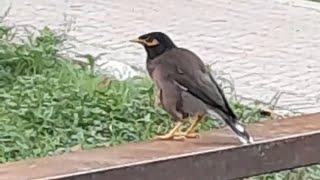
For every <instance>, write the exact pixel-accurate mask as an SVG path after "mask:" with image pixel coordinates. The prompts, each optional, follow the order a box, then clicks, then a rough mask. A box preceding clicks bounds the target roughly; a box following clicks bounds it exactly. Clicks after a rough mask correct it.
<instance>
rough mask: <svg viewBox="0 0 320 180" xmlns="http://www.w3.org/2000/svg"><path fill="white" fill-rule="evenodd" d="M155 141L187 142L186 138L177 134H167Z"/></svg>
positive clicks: (157, 137) (156, 138)
mask: <svg viewBox="0 0 320 180" xmlns="http://www.w3.org/2000/svg"><path fill="white" fill-rule="evenodd" d="M154 139H155V140H180V141H183V140H185V136H181V135H177V134H165V135H159V136H156V137H155V138H154Z"/></svg>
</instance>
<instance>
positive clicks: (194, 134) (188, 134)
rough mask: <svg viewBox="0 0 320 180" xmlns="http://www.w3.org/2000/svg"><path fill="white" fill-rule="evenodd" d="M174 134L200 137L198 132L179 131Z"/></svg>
mask: <svg viewBox="0 0 320 180" xmlns="http://www.w3.org/2000/svg"><path fill="white" fill-rule="evenodd" d="M175 135H176V136H183V137H185V138H198V137H200V135H199V133H195V132H193V133H186V132H179V133H177V134H175Z"/></svg>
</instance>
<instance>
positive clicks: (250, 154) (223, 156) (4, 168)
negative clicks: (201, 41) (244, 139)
mask: <svg viewBox="0 0 320 180" xmlns="http://www.w3.org/2000/svg"><path fill="white" fill-rule="evenodd" d="M248 131H249V132H250V133H251V134H253V136H254V137H255V140H256V143H254V144H253V145H248V146H241V145H239V143H238V141H237V139H235V138H234V136H233V133H231V132H230V131H229V130H228V129H220V130H216V131H213V132H208V133H205V134H203V135H202V136H201V138H199V139H192V140H187V141H184V142H168V141H151V142H142V143H129V144H124V145H120V146H117V147H112V148H105V149H95V150H90V151H79V152H73V153H68V154H64V155H60V156H54V157H46V158H40V159H29V160H25V161H19V162H13V163H7V164H2V165H0V179H11V180H12V179H76V180H79V179H81V180H87V179H94V180H98V179H99V180H100V179H110V180H149V179H150V180H163V179H166V180H195V179H201V180H212V179H215V180H219V179H233V178H241V177H248V176H252V175H258V174H261V173H267V172H273V171H279V170H283V169H289V168H294V167H300V166H305V165H311V164H316V163H320V154H319V153H320V113H318V114H311V115H306V116H300V117H294V118H289V119H282V120H270V121H265V122H261V123H256V124H252V125H250V126H248Z"/></svg>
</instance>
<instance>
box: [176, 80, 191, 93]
mask: <svg viewBox="0 0 320 180" xmlns="http://www.w3.org/2000/svg"><path fill="white" fill-rule="evenodd" d="M173 83H174V84H175V85H177V86H178V87H179V88H181V89H182V90H184V91H188V88H186V87H184V86H182V85H181V84H180V83H178V82H177V81H173Z"/></svg>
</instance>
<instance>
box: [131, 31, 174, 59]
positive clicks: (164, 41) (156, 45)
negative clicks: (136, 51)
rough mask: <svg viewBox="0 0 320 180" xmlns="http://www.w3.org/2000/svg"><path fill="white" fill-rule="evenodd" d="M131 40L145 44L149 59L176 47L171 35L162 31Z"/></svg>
mask: <svg viewBox="0 0 320 180" xmlns="http://www.w3.org/2000/svg"><path fill="white" fill-rule="evenodd" d="M130 41H131V42H135V43H139V44H141V45H143V46H144V48H145V49H146V51H147V55H148V59H154V58H155V57H157V56H159V55H161V54H163V53H164V52H166V51H168V50H170V49H172V48H175V47H176V45H175V44H174V43H173V42H172V40H171V39H170V38H169V36H167V35H166V34H164V33H162V32H151V33H148V34H144V35H141V36H139V38H137V39H133V40H130Z"/></svg>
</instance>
